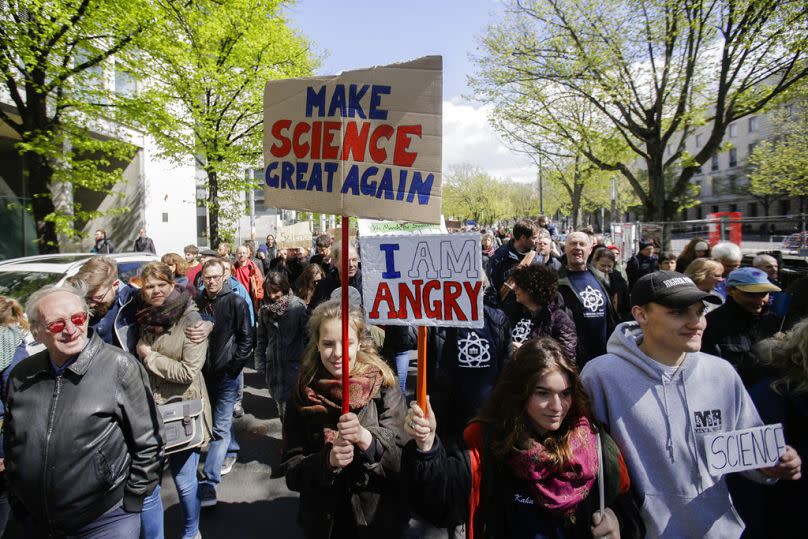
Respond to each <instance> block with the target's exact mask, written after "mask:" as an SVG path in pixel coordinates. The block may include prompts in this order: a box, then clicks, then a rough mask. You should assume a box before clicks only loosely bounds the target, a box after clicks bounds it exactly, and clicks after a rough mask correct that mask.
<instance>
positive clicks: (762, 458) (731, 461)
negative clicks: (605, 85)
mask: <svg viewBox="0 0 808 539" xmlns="http://www.w3.org/2000/svg"><path fill="white" fill-rule="evenodd" d="M704 448H705V450H706V451H707V466H708V468H709V470H710V474H711V475H714V476H720V475H723V474H726V473H732V472H742V471H744V470H753V469H756V468H770V467H772V466H776V465H777V463H778V462H779V460H780V457H781V456H782V455H783V453H785V451H786V440H785V436H784V435H783V425H781V424H780V423H777V424H774V425H763V426H762V427H753V428H749V429H741V430H734V431H730V432H717V433H714V434H709V435H706V436H705V437H704Z"/></svg>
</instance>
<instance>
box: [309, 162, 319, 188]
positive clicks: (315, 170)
mask: <svg viewBox="0 0 808 539" xmlns="http://www.w3.org/2000/svg"><path fill="white" fill-rule="evenodd" d="M315 187H316V188H317V190H318V191H322V190H323V170H322V167H321V166H320V163H312V165H311V177H310V178H309V185H307V186H306V190H307V191H313V190H314V188H315Z"/></svg>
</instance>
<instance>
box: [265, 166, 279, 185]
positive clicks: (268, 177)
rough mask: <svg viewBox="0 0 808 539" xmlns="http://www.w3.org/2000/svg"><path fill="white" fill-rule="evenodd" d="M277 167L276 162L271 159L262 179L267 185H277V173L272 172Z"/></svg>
mask: <svg viewBox="0 0 808 539" xmlns="http://www.w3.org/2000/svg"><path fill="white" fill-rule="evenodd" d="M277 168H278V162H277V161H273V162H271V163H270V164H269V166H268V167H267V171H266V174H264V181H265V182H266V184H267V185H268V186H269V187H278V184H279V178H278V175H277V174H273V172H274V171H275V169H277Z"/></svg>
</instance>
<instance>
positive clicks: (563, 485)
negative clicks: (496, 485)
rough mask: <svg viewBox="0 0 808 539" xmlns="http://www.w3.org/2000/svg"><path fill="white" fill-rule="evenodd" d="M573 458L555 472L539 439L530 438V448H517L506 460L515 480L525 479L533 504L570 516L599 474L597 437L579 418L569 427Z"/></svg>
mask: <svg viewBox="0 0 808 539" xmlns="http://www.w3.org/2000/svg"><path fill="white" fill-rule="evenodd" d="M570 429H571V431H572V432H571V433H570V436H569V444H570V453H571V454H572V458H571V459H570V460H569V461H568V462H567V463H566V464H565V465H564V467H563V468H562V469H561V470H559V471H556V470H554V469H553V468H552V467H551V466H550V465H549V464H550V458H549V456H548V455H547V451H546V449H545V447H544V445H542V444H541V442H539V441H537V440H535V439H533V438H531V441H530V447H529V448H528V449H526V450H523V451H517V452H516V453H514V455H513V456H512V457H511V458H510V460H509V461H508V465H509V467H510V469H511V471H512V472H513V473H514V475H515V476H516V478H517V479H521V480H523V481H525V482H527V484H528V486H529V488H530V492H531V494H532V495H533V498H534V499H535V500H536V503H537V504H538V505H539V506H540V507H543V508H545V509H547V510H549V511H551V512H553V513H558V514H561V515H563V516H565V517H570V516H572V515H573V514H574V513H575V510H576V509H577V507H578V504H580V503H581V502H582V501H583V500H584V499H586V497H587V496H588V495H589V492H590V491H591V490H592V487H593V485H594V484H595V479H596V478H597V474H598V465H599V464H598V448H597V436H596V435H595V433H594V432H592V427H591V426H590V424H589V420H587V419H586V418H585V417H582V418H580V419H579V420H578V422H577V423H576V424H575V425H573V426H571V427H570Z"/></svg>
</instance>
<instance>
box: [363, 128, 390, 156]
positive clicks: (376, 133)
mask: <svg viewBox="0 0 808 539" xmlns="http://www.w3.org/2000/svg"><path fill="white" fill-rule="evenodd" d="M394 132H395V131H394V130H393V127H392V126H390V125H387V124H382V125H380V126H378V127H377V128H376V129H374V130H373V134H372V135H370V144H369V147H368V151H369V152H370V158H371V159H373V162H374V163H384V160H385V159H387V150H385V149H384V148H379V139H380V138H386V139H387V140H390V138H391V137H392V136H393V133H394Z"/></svg>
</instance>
